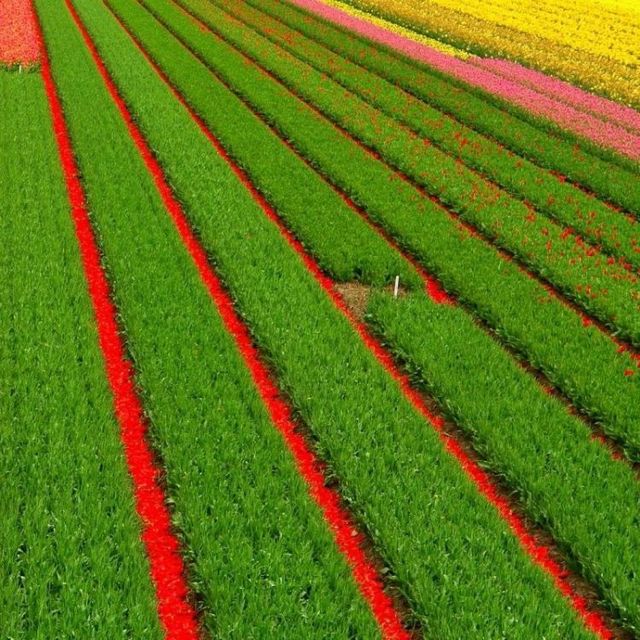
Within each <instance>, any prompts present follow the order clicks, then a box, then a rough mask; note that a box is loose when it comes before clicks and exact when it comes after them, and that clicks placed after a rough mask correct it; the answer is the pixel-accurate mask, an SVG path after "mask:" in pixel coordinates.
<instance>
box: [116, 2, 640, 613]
mask: <svg viewBox="0 0 640 640" xmlns="http://www.w3.org/2000/svg"><path fill="white" fill-rule="evenodd" d="M111 4H112V6H113V7H115V8H116V10H117V12H118V14H119V15H120V16H121V17H122V19H123V20H124V21H125V23H126V24H127V25H128V27H129V28H131V29H132V30H133V31H134V33H135V35H136V37H137V38H139V39H140V41H141V42H142V44H143V46H144V47H145V49H146V50H147V51H148V53H149V55H151V56H152V58H153V59H154V60H155V61H156V62H157V64H159V65H160V66H161V68H162V69H163V71H164V72H165V73H166V74H167V75H168V76H169V77H170V79H171V81H172V82H175V84H176V86H177V87H178V88H179V89H180V90H181V91H183V92H184V95H185V96H186V98H187V99H188V100H189V101H190V102H191V103H192V105H193V106H194V108H196V109H197V110H198V112H199V113H200V115H201V116H202V117H203V118H204V119H205V121H206V122H207V124H208V125H209V126H210V127H211V129H212V130H214V131H216V132H218V131H221V132H222V133H223V140H224V141H226V140H227V139H229V140H231V141H232V144H233V151H234V152H235V154H236V155H237V157H239V158H240V157H242V158H247V157H248V156H249V155H250V154H251V153H252V150H253V149H254V148H255V145H256V144H258V142H259V139H258V138H256V137H255V134H253V135H251V134H248V133H247V131H248V130H249V129H250V128H251V124H250V123H251V122H252V121H253V120H252V119H251V118H250V117H249V114H248V113H247V112H246V110H245V114H244V118H243V114H242V110H241V109H240V108H239V106H238V100H237V99H235V98H234V96H232V95H231V94H230V93H229V92H228V91H225V89H224V87H223V86H221V85H220V83H217V82H215V81H214V80H213V79H212V77H211V76H210V74H208V73H207V70H206V68H205V67H204V66H203V65H202V64H201V63H199V62H198V61H197V60H196V59H195V58H193V57H192V56H190V55H189V53H188V52H187V51H186V50H184V48H182V47H181V46H180V45H179V43H178V42H177V41H176V40H175V38H173V37H171V36H170V35H169V34H168V33H167V32H163V31H162V30H160V29H158V28H157V24H156V23H155V22H154V21H153V20H152V19H151V17H150V16H148V15H145V13H144V12H143V11H141V10H140V9H139V8H132V7H130V6H129V5H128V4H127V3H126V2H123V1H120V0H111ZM132 99H133V98H132ZM232 128H233V129H235V130H238V131H241V132H242V134H236V135H235V137H234V136H232V135H229V133H228V130H229V129H232ZM255 128H256V129H258V128H259V127H257V125H256V127H255ZM285 153H290V152H289V151H288V150H287V149H285V148H284V147H282V148H281V153H280V154H279V155H277V156H273V157H272V158H270V159H268V160H264V161H263V162H265V164H266V166H267V167H273V166H277V167H281V166H283V163H282V161H281V158H282V155H283V154H285ZM272 170H273V169H272ZM280 176H281V178H282V177H283V176H286V174H282V173H280ZM282 182H283V183H284V184H286V185H288V186H287V188H288V189H289V190H290V191H291V194H292V196H291V197H292V198H293V199H295V198H296V197H303V196H297V195H296V193H297V192H299V191H304V184H296V183H292V182H290V181H289V180H282ZM315 220H316V224H319V225H320V224H323V223H324V220H323V219H322V218H315ZM336 228H337V229H338V230H339V231H340V233H343V234H347V235H348V233H349V229H348V227H347V226H346V225H345V224H344V222H342V221H341V220H336ZM314 249H317V248H316V247H314ZM372 249H373V247H372ZM327 251H329V253H328V254H327V255H326V257H325V262H327V263H329V264H330V263H331V262H333V261H336V260H337V261H338V263H339V256H340V254H339V253H338V252H333V251H331V247H329V248H327V247H323V248H322V250H321V251H320V252H321V253H326V252H327ZM375 302H376V304H375V305H373V306H372V307H371V311H372V314H373V320H374V321H375V322H376V323H377V326H378V327H382V328H383V330H384V331H385V333H387V334H388V336H389V337H390V338H391V337H392V338H393V342H394V343H395V344H399V347H400V350H401V352H402V353H406V354H410V356H409V357H411V356H413V354H417V355H419V356H421V357H422V360H420V364H421V366H422V367H423V369H424V371H425V372H426V371H427V368H426V366H425V364H424V362H425V359H426V357H427V356H425V354H424V353H423V352H425V351H426V354H428V357H429V360H428V361H427V362H428V364H430V365H431V368H430V369H429V370H428V374H429V376H428V378H429V380H430V381H433V382H432V383H431V387H432V390H433V391H435V395H436V396H437V397H438V398H439V399H440V401H441V404H442V406H443V407H444V408H445V410H446V411H447V412H449V413H450V414H452V416H453V417H454V418H455V419H456V421H457V422H458V424H460V425H461V426H462V427H463V428H464V429H465V430H466V431H468V432H470V433H471V434H473V436H474V443H475V445H476V447H477V448H478V450H479V451H481V453H482V455H483V459H484V460H485V461H487V462H488V463H489V464H490V465H491V467H492V468H493V469H494V470H495V471H496V472H497V473H498V474H499V475H500V476H502V477H506V478H508V480H509V482H510V484H511V486H512V487H514V488H516V489H517V491H518V493H519V495H520V496H521V497H522V499H523V503H524V504H525V505H526V508H527V511H528V513H529V514H530V515H531V517H532V518H534V519H535V520H536V521H537V522H538V523H540V524H541V525H543V526H547V527H549V528H550V530H551V531H552V532H553V534H554V536H555V538H556V539H557V540H558V541H559V542H560V544H561V545H562V546H563V548H566V549H568V551H569V553H570V555H571V556H572V557H573V558H575V559H576V563H577V564H578V566H579V567H580V568H581V570H582V571H583V572H584V573H585V575H586V576H588V578H589V579H590V580H592V581H593V583H594V584H597V585H598V587H599V588H600V590H601V591H602V592H603V593H606V594H607V596H608V598H609V602H610V603H614V604H613V606H614V607H619V608H620V613H621V616H622V617H623V618H624V619H625V621H626V622H627V624H629V625H630V626H633V625H634V624H635V622H636V621H637V619H638V613H639V612H638V610H637V608H636V606H635V602H636V601H637V596H638V594H637V587H636V586H635V584H634V581H633V580H630V579H629V577H628V575H627V569H628V567H629V566H632V565H633V564H634V563H635V562H636V559H637V558H638V557H640V537H636V536H630V535H629V530H630V528H632V524H633V521H634V518H636V517H637V515H638V513H637V512H638V507H637V501H638V498H639V497H640V496H639V489H638V486H637V482H636V479H635V477H634V475H633V472H632V471H631V469H630V468H629V467H627V466H626V465H623V464H620V463H618V462H616V461H614V460H613V459H612V458H611V456H610V454H609V453H608V452H607V451H606V449H604V448H603V447H602V446H601V445H600V444H599V443H597V442H594V441H592V440H591V437H590V435H591V434H590V431H589V429H587V428H586V427H585V425H584V424H582V423H581V422H580V421H579V420H578V419H577V418H575V417H573V416H571V415H570V414H569V413H568V412H567V411H566V409H565V408H564V406H563V405H562V404H561V403H560V402H558V401H557V400H555V399H553V398H551V397H550V396H548V395H546V394H545V393H544V391H543V390H542V389H541V388H540V387H539V386H538V385H537V383H536V382H535V380H534V379H533V378H531V376H529V375H528V374H526V373H525V372H524V371H523V370H522V369H520V368H519V367H518V366H517V365H516V364H515V363H514V362H513V361H512V359H511V358H510V357H509V356H508V355H507V354H506V353H505V352H504V351H503V350H502V349H501V348H500V347H499V346H498V345H497V344H496V343H495V342H494V340H492V339H491V338H489V337H488V336H486V335H484V334H483V333H482V331H481V330H480V329H478V327H477V326H476V325H475V324H474V322H473V320H472V319H471V318H469V316H468V315H467V314H466V313H465V312H464V311H462V310H461V309H459V308H454V307H451V306H449V305H444V306H442V305H440V306H438V305H435V304H434V303H432V302H430V301H429V300H428V299H427V298H426V297H425V296H423V295H420V296H411V297H409V298H406V299H403V300H402V301H398V300H393V299H392V298H390V297H389V296H388V295H380V296H378V298H376V299H375ZM412 316H413V318H414V319H413V321H412V320H411V318H412ZM392 333H393V335H391V334H392ZM398 335H400V336H410V337H411V339H412V340H413V342H411V341H410V340H409V339H408V338H407V339H404V340H399V339H398ZM425 336H429V340H425ZM416 345H422V351H420V350H417V349H416V348H415V347H416ZM447 345H448V346H447ZM431 347H433V349H431ZM461 371H464V374H463V375H461ZM487 372H488V374H487ZM505 424H509V425H510V429H508V430H505V429H503V428H502V427H503V425H505ZM620 496H624V498H622V499H621V498H620ZM570 498H571V499H570ZM612 503H616V504H618V505H619V509H618V510H616V513H615V514H611V512H610V509H609V508H608V506H607V505H610V504H612ZM612 548H615V549H617V550H618V552H617V553H615V554H611V553H610V550H611V549H612ZM612 585H615V586H612ZM610 606H611V605H610Z"/></svg>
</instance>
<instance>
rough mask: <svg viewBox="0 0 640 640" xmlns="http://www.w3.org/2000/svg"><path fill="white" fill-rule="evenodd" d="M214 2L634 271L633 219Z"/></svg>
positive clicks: (271, 23)
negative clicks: (620, 259) (626, 264)
mask: <svg viewBox="0 0 640 640" xmlns="http://www.w3.org/2000/svg"><path fill="white" fill-rule="evenodd" d="M218 4H220V5H221V6H222V8H223V9H224V10H225V11H226V12H227V13H228V14H230V15H232V16H234V17H235V18H237V19H239V20H241V21H242V23H243V24H245V25H246V26H247V27H248V28H249V29H253V30H255V31H257V32H259V33H260V34H261V35H263V36H265V37H266V38H268V39H269V40H271V41H272V42H274V43H275V44H277V45H278V46H281V47H282V48H283V49H285V50H286V51H288V52H289V53H291V54H292V55H295V56H296V57H298V58H300V59H301V60H304V62H306V63H308V64H310V65H311V66H313V67H314V68H315V69H316V70H317V71H319V72H321V73H325V74H327V75H328V76H329V77H331V78H333V79H334V80H335V81H336V82H338V83H339V84H340V85H341V86H342V87H344V88H345V89H347V90H349V91H352V92H353V93H355V94H356V95H358V96H359V97H360V98H362V99H363V100H364V101H365V102H367V103H369V104H371V105H372V106H374V107H376V108H378V109H380V110H381V111H383V112H384V113H386V114H387V115H389V116H391V117H393V118H394V119H395V120H396V121H397V122H399V123H401V124H404V125H406V126H407V127H409V128H410V129H411V130H412V131H413V132H414V133H417V134H418V135H420V136H421V137H422V138H423V139H425V140H428V141H429V142H430V143H432V144H433V145H435V146H436V147H438V148H439V149H441V150H442V151H445V152H446V153H447V154H449V155H451V156H453V157H455V158H458V159H460V160H461V161H462V162H464V163H465V164H466V165H467V166H469V167H471V168H473V169H475V170H477V171H479V172H480V173H481V174H482V175H483V176H484V177H486V178H488V179H490V180H492V181H493V182H495V183H497V184H498V185H499V186H501V187H503V188H505V189H506V190H507V191H509V192H510V193H511V194H512V195H514V196H515V197H516V198H518V199H520V200H522V201H524V202H525V203H527V204H530V205H532V208H531V210H532V211H533V210H534V209H533V206H535V211H536V212H537V213H541V214H543V215H545V216H547V217H549V218H551V219H554V220H556V221H558V222H560V223H562V224H563V225H565V226H569V227H570V228H572V229H574V230H576V231H578V232H579V233H580V234H581V236H582V237H583V238H585V239H586V240H587V242H589V243H591V244H593V245H595V246H599V247H601V248H602V249H603V250H604V251H606V252H607V253H608V254H610V255H613V256H615V257H617V258H622V259H624V260H625V261H626V262H629V263H630V264H632V265H633V266H640V233H639V232H638V225H637V221H636V220H635V219H633V218H629V217H627V216H624V215H621V214H620V212H619V211H616V210H614V209H612V208H611V207H610V206H608V205H606V204H604V203H603V202H602V201H600V200H598V199H596V198H595V197H593V196H590V195H587V194H586V193H584V191H582V190H581V189H579V188H578V187H576V186H575V185H573V184H571V183H567V182H565V181H563V180H562V179H560V178H558V177H556V176H555V175H553V174H552V173H551V172H549V171H547V170H545V169H542V168H541V167H539V166H537V165H535V164H534V163H532V162H530V161H529V160H527V159H525V158H522V157H520V156H517V155H515V154H513V153H512V152H511V151H509V150H508V149H506V148H505V147H504V146H503V145H500V144H499V143H497V142H495V141H493V140H491V139H489V138H487V137H486V136H484V135H482V134H480V133H478V132H476V131H474V130H473V129H471V128H470V127H468V126H466V125H464V124H461V123H459V122H458V121H456V120H454V119H453V118H451V117H449V116H446V115H444V114H443V113H442V112H440V111H438V110H437V109H435V108H434V107H431V106H430V105H428V104H425V103H424V102H422V101H421V100H419V99H417V98H416V97H414V96H412V95H411V94H409V93H407V92H406V91H404V90H402V89H401V88H399V87H397V86H396V85H394V84H392V83H391V82H389V81H388V80H385V79H384V78H382V77H380V76H378V75H376V74H375V73H373V72H371V71H369V70H368V69H366V68H365V67H363V66H362V65H358V64H356V63H353V62H351V61H350V60H347V59H346V58H343V57H341V56H338V55H336V54H334V53H333V52H331V51H330V50H329V49H327V48H325V47H324V46H322V45H320V44H319V43H317V42H315V41H314V40H311V39H310V38H307V37H305V36H304V35H302V34H301V33H300V32H298V31H296V30H294V29H292V28H290V27H288V26H286V25H284V24H283V23H282V22H280V21H278V20H276V19H274V18H272V17H271V16H270V15H269V14H268V13H265V12H263V11H259V10H257V9H254V8H253V7H251V6H250V5H248V4H246V3H244V2H229V1H228V0H225V1H224V2H222V3H218ZM258 4H259V3H258ZM639 213H640V210H639Z"/></svg>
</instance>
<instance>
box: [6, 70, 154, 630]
mask: <svg viewBox="0 0 640 640" xmlns="http://www.w3.org/2000/svg"><path fill="white" fill-rule="evenodd" d="M0 103H1V104H2V126H1V127H0V148H2V153H1V154H0V201H2V209H3V211H2V216H0V244H2V251H1V252H0V281H1V282H2V286H0V326H2V332H3V335H2V338H1V339H0V450H1V451H2V454H1V455H0V459H1V460H2V462H1V464H0V482H1V484H2V500H0V505H1V506H0V518H1V519H2V526H1V527H0V612H1V616H2V623H1V625H0V626H1V627H2V636H3V637H6V638H77V637H87V638H88V637H91V638H103V639H105V640H106V639H107V638H109V639H111V638H157V639H160V638H161V637H162V632H161V629H160V625H159V622H158V618H157V615H156V603H155V596H154V589H153V586H152V584H151V579H150V576H149V566H148V562H147V559H146V556H145V551H144V548H143V545H142V542H141V540H140V530H141V527H140V522H139V520H138V516H137V514H136V509H135V504H134V498H133V487H132V484H131V481H130V479H129V476H128V474H127V467H126V463H125V459H124V452H123V450H122V443H121V440H120V430H119V425H118V423H117V422H116V420H115V417H114V415H113V398H112V395H111V392H110V389H109V385H108V383H107V378H106V373H105V368H104V367H105V365H104V361H103V359H102V355H101V352H100V348H99V344H98V335H97V330H96V327H95V323H94V316H93V310H92V306H91V302H90V299H89V295H88V291H87V283H86V281H85V280H84V275H83V269H82V262H81V258H80V252H79V249H78V245H77V241H76V237H75V231H74V226H73V222H72V218H71V211H70V205H69V202H68V200H67V196H66V190H65V183H64V178H63V175H62V171H61V168H60V164H59V157H58V151H57V148H56V143H55V140H54V136H53V128H52V124H51V121H50V118H49V110H48V105H47V98H46V95H45V91H44V86H43V82H42V78H41V76H40V74H38V73H28V74H17V73H8V72H4V71H0Z"/></svg>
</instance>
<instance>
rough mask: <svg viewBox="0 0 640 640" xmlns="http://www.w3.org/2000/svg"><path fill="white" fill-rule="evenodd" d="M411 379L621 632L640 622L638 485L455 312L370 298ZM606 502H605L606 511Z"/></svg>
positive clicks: (415, 299) (412, 300) (414, 299)
mask: <svg viewBox="0 0 640 640" xmlns="http://www.w3.org/2000/svg"><path fill="white" fill-rule="evenodd" d="M368 311H369V313H370V317H371V321H372V322H373V323H374V325H375V327H376V328H377V332H378V333H379V334H380V335H381V337H382V339H384V341H385V342H386V343H387V344H389V345H390V346H391V348H392V349H393V350H394V351H395V352H396V354H397V355H398V357H399V358H400V359H402V360H403V361H404V362H405V364H406V366H407V368H408V369H409V371H410V372H411V373H412V377H413V378H414V380H415V381H416V382H417V383H418V384H420V385H421V386H423V388H425V389H426V390H428V391H429V393H430V394H431V395H432V396H433V397H435V398H436V399H437V400H438V403H439V405H440V407H441V408H442V410H443V411H444V412H445V414H447V415H448V416H449V417H450V418H451V419H453V420H454V421H455V422H456V424H457V425H458V426H459V427H460V428H461V429H463V430H464V432H465V433H467V434H468V436H469V438H470V440H471V442H472V443H473V446H474V448H475V449H476V451H478V452H479V454H480V456H481V458H482V460H483V462H484V464H485V465H486V467H487V468H489V469H491V470H492V471H493V472H494V473H495V474H496V475H497V476H498V477H500V478H503V479H504V481H505V482H506V483H507V485H508V486H509V487H511V488H513V489H514V490H515V491H516V493H517V495H518V496H519V499H520V502H521V504H522V505H523V506H524V509H525V511H526V513H527V514H528V515H529V517H530V518H531V519H532V520H534V521H535V522H537V523H538V524H540V525H541V526H542V527H545V528H546V529H547V530H548V531H550V532H551V534H552V536H553V538H554V540H556V542H558V544H559V545H560V547H561V548H563V549H564V550H565V551H566V552H567V553H568V554H569V557H570V558H571V559H572V561H573V563H574V565H575V567H576V568H577V569H578V570H579V572H580V573H582V575H583V576H585V577H586V578H587V579H588V580H589V581H591V583H592V584H594V585H597V587H598V589H599V592H600V593H601V594H602V595H603V597H604V598H605V601H606V604H605V606H608V607H609V608H613V609H614V610H615V609H617V611H616V614H617V615H618V616H620V618H621V619H622V621H623V624H625V625H626V626H627V627H628V628H629V629H630V630H632V631H635V632H637V630H638V629H639V628H640V624H639V623H640V606H639V604H638V603H640V584H638V581H637V580H636V578H635V575H634V574H633V573H631V574H630V573H629V567H634V566H636V565H637V564H638V562H639V561H640V535H639V534H638V531H637V527H635V526H634V522H635V521H637V519H638V517H639V516H640V506H639V505H640V485H639V484H638V480H637V477H636V474H635V472H634V471H633V469H632V468H631V467H629V466H628V465H625V464H621V463H620V462H618V461H615V460H614V459H613V458H612V456H611V454H610V452H609V451H607V449H606V448H604V447H603V446H602V445H601V443H600V442H598V441H595V440H594V439H593V438H592V433H591V432H590V430H589V429H588V427H586V426H585V425H584V424H582V423H581V422H580V420H579V419H577V418H576V417H574V416H573V415H571V414H570V413H569V412H568V411H567V410H566V408H565V407H564V406H563V405H562V404H561V403H560V402H559V401H558V400H557V399H555V398H553V397H552V396H549V395H547V394H546V393H545V392H544V390H543V389H542V388H541V387H540V386H539V385H538V384H537V383H536V382H535V380H534V379H533V378H532V377H531V376H530V375H528V374H527V373H526V372H525V371H523V370H522V369H521V368H520V367H518V365H517V364H516V363H514V362H513V360H512V359H511V358H509V357H508V355H507V354H506V353H505V352H504V351H503V350H502V349H500V348H499V347H498V345H496V344H495V342H494V341H493V340H492V339H491V338H490V337H489V336H487V335H484V334H482V332H480V331H479V330H478V327H477V326H476V325H475V324H474V322H473V320H472V319H471V318H469V317H468V316H467V315H466V314H464V313H463V312H462V311H461V310H460V309H459V308H455V307H452V306H451V305H436V304H434V303H433V302H431V301H430V300H429V299H428V298H426V297H425V296H417V295H411V296H407V297H405V298H403V299H400V300H394V299H393V298H391V297H390V296H389V295H387V294H377V295H376V296H374V297H373V298H372V300H371V303H370V305H369V309H368ZM611 505H615V508H612V507H611Z"/></svg>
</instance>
